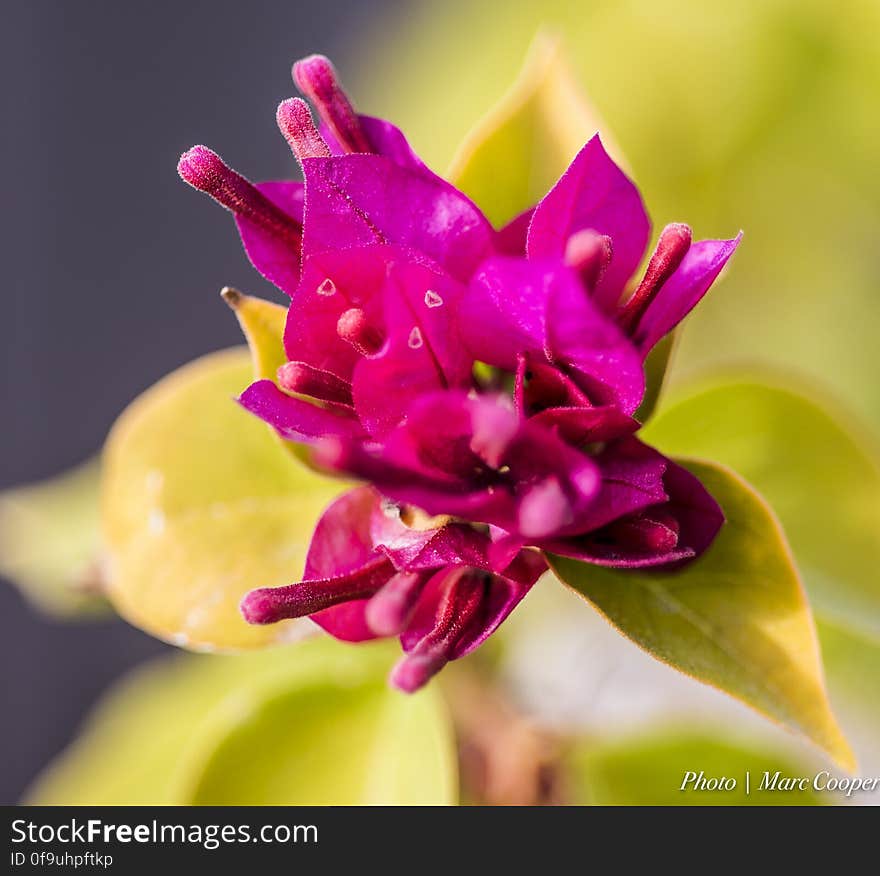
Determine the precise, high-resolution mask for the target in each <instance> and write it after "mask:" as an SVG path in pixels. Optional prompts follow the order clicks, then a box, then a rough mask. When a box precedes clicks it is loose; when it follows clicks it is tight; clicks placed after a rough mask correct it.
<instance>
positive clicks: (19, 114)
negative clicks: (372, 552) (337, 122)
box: [0, 0, 405, 803]
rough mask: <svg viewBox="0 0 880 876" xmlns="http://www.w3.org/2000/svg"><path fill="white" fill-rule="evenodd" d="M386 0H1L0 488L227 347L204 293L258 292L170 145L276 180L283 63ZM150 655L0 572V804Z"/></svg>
mask: <svg viewBox="0 0 880 876" xmlns="http://www.w3.org/2000/svg"><path fill="white" fill-rule="evenodd" d="M404 5H405V4H404V3H403V2H402V0H397V2H395V0H381V2H377V0H321V2H320V3H306V2H300V0H288V2H286V3H282V2H278V0H276V2H269V0H249V2H247V3H244V2H241V0H239V2H231V0H219V2H218V0H214V2H211V3H170V2H155V0H154V2H150V3H146V2H137V3H134V2H129V3H119V2H111V0H90V2H88V3H86V2H78V3H69V2H63V0H55V2H48V0H15V2H9V0H7V2H5V3H4V7H3V9H4V14H3V24H4V27H3V30H4V32H5V40H4V42H5V46H4V50H3V52H2V53H0V71H2V82H3V90H4V105H5V111H4V125H3V128H4V135H3V138H2V147H0V148H2V150H3V155H2V160H3V165H2V166H3V168H4V173H3V177H2V187H3V206H4V209H3V211H2V215H0V223H2V236H0V240H2V241H3V271H4V277H3V281H4V289H5V296H4V297H5V306H4V307H3V311H2V317H0V333H2V338H0V347H2V355H3V374H2V390H0V391H2V399H0V401H2V410H3V412H4V416H3V428H2V430H0V442H2V447H0V488H3V487H7V486H10V485H13V484H19V483H25V482H28V481H31V480H36V479H40V478H44V477H47V476H50V475H52V474H55V473H58V472H60V471H62V470H64V469H65V468H67V467H69V466H71V465H73V464H75V463H77V462H79V461H81V460H83V459H85V458H87V457H88V456H90V455H91V454H93V453H94V452H95V451H96V450H97V449H98V448H99V447H100V445H101V442H102V440H103V438H104V436H105V434H106V433H107V430H108V428H109V426H110V425H111V423H112V422H113V420H114V418H115V417H116V415H117V414H118V413H119V412H120V411H121V410H122V409H123V408H124V407H125V405H126V404H127V403H128V402H129V401H131V399H132V398H134V397H135V396H136V395H138V394H139V393H140V392H141V391H142V390H144V389H145V388H146V387H148V386H149V385H150V384H152V383H153V382H155V381H156V380H157V379H158V378H160V377H161V376H162V375H164V374H165V373H167V372H168V371H170V370H171V369H173V368H175V367H177V366H178V365H181V364H182V363H184V362H186V361H188V360H190V359H193V358H195V357H196V356H198V355H200V354H202V353H205V352H207V351H209V350H214V349H218V348H222V347H225V346H229V345H230V344H235V343H238V342H239V338H240V336H239V332H238V328H237V326H236V324H235V321H234V320H233V319H232V318H231V315H230V313H229V311H228V310H227V308H226V307H225V305H223V304H222V302H221V301H220V299H219V297H218V296H217V293H218V290H219V289H220V287H221V286H223V285H225V284H230V285H235V286H238V287H240V288H242V289H245V290H248V291H251V292H255V293H258V294H262V295H264V296H267V297H268V296H271V295H273V294H277V293H276V292H275V291H274V290H273V289H272V287H270V286H268V284H266V283H265V282H264V281H263V280H262V279H261V278H260V277H259V276H258V275H257V274H256V273H255V272H254V271H253V270H252V269H251V268H250V265H249V264H248V263H247V261H246V259H245V257H244V255H243V254H242V252H241V250H240V247H239V243H238V239H237V236H236V234H235V231H234V227H233V225H232V222H231V221H230V219H229V217H228V215H227V214H225V213H224V212H223V211H222V210H220V209H219V208H217V207H215V206H214V205H212V204H210V203H209V202H208V201H207V199H206V198H204V196H199V195H197V194H196V193H195V192H193V191H192V190H190V189H189V188H188V187H187V186H185V185H184V184H183V183H181V182H180V181H179V180H178V178H177V174H176V173H175V164H176V161H177V158H178V156H179V155H180V153H181V152H182V151H183V150H184V149H186V148H187V147H189V146H191V145H192V144H194V143H206V144H208V145H210V146H212V147H214V148H216V149H217V150H218V151H219V152H220V153H221V154H222V155H223V156H224V158H226V159H227V160H228V161H229V163H230V164H232V165H233V166H234V167H235V168H237V169H238V170H240V171H241V172H243V173H245V174H246V175H249V176H252V177H253V178H255V179H261V178H273V177H274V178H279V177H285V176H290V175H292V174H294V173H295V167H294V163H293V160H292V158H291V156H290V153H289V151H288V149H287V146H286V145H285V143H284V141H283V140H282V139H281V137H280V135H278V134H277V132H276V130H275V123H274V113H275V107H276V105H277V104H278V102H279V101H280V100H281V99H282V98H284V97H288V96H290V95H291V94H293V93H294V88H293V85H292V83H291V81H290V73H289V71H290V64H291V62H292V61H293V60H295V59H296V58H297V57H299V56H301V55H305V54H308V53H310V52H315V51H322V52H325V53H327V54H334V55H336V56H337V57H338V60H339V61H340V64H339V66H340V68H341V70H342V72H343V74H344V73H345V70H346V65H345V50H346V46H351V45H352V43H353V41H354V40H356V39H360V38H362V37H363V35H364V33H365V32H366V31H367V30H368V29H369V28H370V26H371V25H372V24H373V19H374V17H375V16H376V15H377V14H378V13H380V12H381V13H384V12H386V11H388V10H389V9H392V8H393V7H397V12H398V14H400V12H401V11H402V7H403V6H404ZM355 90H356V89H355ZM366 109H369V108H366ZM164 648H165V646H163V645H162V644H160V643H159V642H157V641H155V640H153V639H151V638H149V637H148V636H146V635H144V634H142V633H140V632H138V631H137V630H134V629H133V628H131V627H129V626H127V625H126V624H124V623H123V622H122V621H119V620H114V621H106V622H101V623H91V624H82V623H80V624H62V623H54V622H47V621H46V619H45V618H42V617H40V616H38V615H37V614H36V613H35V612H34V610H33V609H32V608H30V607H29V606H27V605H26V604H24V602H23V601H22V599H21V598H20V597H19V595H18V594H17V592H16V591H14V590H13V589H12V588H11V587H10V586H9V585H8V584H7V582H2V584H0V674H2V704H3V710H2V714H3V719H2V724H0V733H2V738H0V747H2V751H3V769H2V773H0V801H2V802H4V803H8V802H14V801H16V800H17V799H19V797H20V796H21V793H22V791H23V790H24V789H25V787H26V785H27V784H28V782H29V781H30V780H31V779H32V778H33V776H34V775H35V773H36V772H37V771H38V770H39V769H40V768H41V767H42V766H43V765H44V764H45V763H46V761H47V760H48V759H49V758H50V757H51V756H52V755H53V754H55V753H56V752H58V751H59V750H60V748H62V747H63V745H64V744H65V743H66V742H67V741H68V740H69V739H70V738H71V736H72V735H73V734H74V732H75V730H76V727H77V726H78V724H79V722H80V720H81V719H82V717H83V714H84V713H85V712H86V711H87V709H88V707H89V706H90V705H91V704H92V703H93V702H94V701H95V699H96V698H97V697H98V695H99V694H100V692H101V691H102V690H103V689H104V688H105V687H106V686H107V685H108V683H109V682H110V681H112V680H113V679H114V678H116V677H117V676H119V675H120V674H121V673H122V672H124V671H125V670H126V669H128V668H129V667H131V666H132V665H134V664H136V663H138V662H140V661H142V660H144V659H145V658H146V657H148V656H150V655H152V654H155V653H157V652H159V651H161V650H163V649H164Z"/></svg>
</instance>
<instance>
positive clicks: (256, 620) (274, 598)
mask: <svg viewBox="0 0 880 876" xmlns="http://www.w3.org/2000/svg"><path fill="white" fill-rule="evenodd" d="M393 574H394V567H393V566H392V565H391V562H390V560H388V559H387V558H386V557H378V558H376V559H375V560H371V561H370V562H368V563H366V564H364V565H363V566H361V567H360V568H358V569H355V570H354V571H352V572H348V573H347V574H345V575H339V576H337V577H335V578H321V579H317V580H312V581H300V582H299V583H298V584H289V585H288V586H286V587H261V588H260V589H258V590H251V592H250V593H248V594H247V595H246V596H245V598H244V599H243V600H242V601H241V613H242V615H244V619H245V620H246V621H247V622H248V623H249V624H274V623H276V622H277V621H280V620H285V619H287V618H292V617H305V616H306V615H310V614H314V613H315V612H316V611H321V610H323V609H325V608H331V607H332V606H334V605H340V604H341V603H343V602H351V601H352V600H354V599H367V598H369V597H370V596H372V595H373V594H374V593H376V592H377V591H378V590H379V588H380V587H382V586H383V585H384V584H385V582H386V581H388V579H389V577H390V576H391V575H393Z"/></svg>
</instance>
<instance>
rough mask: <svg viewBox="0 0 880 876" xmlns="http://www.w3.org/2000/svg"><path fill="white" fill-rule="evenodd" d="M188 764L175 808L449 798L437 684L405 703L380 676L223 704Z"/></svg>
mask: <svg viewBox="0 0 880 876" xmlns="http://www.w3.org/2000/svg"><path fill="white" fill-rule="evenodd" d="M216 724H217V726H216V728H215V730H214V732H215V733H216V738H215V744H214V746H213V747H211V746H208V750H207V754H206V757H205V758H204V760H199V761H196V762H194V763H193V764H192V775H191V776H190V777H189V778H188V779H184V780H183V782H182V787H183V789H184V790H183V792H182V794H181V802H186V803H194V804H199V805H212V806H225V805H234V804H244V805H279V806H283V805H287V806H290V805H361V804H364V805H379V804H383V805H404V804H405V805H428V804H443V803H452V802H454V798H455V780H454V775H455V757H454V752H453V749H452V745H451V743H450V739H449V728H448V726H447V723H446V720H445V715H444V714H443V711H442V704H441V703H440V702H439V700H438V695H437V692H436V688H430V689H428V690H424V691H421V692H419V693H418V694H416V695H415V696H411V697H405V696H402V695H401V694H400V693H399V692H398V691H394V690H391V689H390V688H389V687H388V685H387V683H386V682H385V681H384V679H382V678H376V677H375V676H374V677H372V678H367V679H365V680H364V681H363V682H362V683H361V684H356V685H355V684H352V683H351V680H350V679H349V680H347V681H346V683H338V684H332V683H327V682H322V683H317V684H311V685H303V686H297V687H290V686H285V687H283V688H281V689H279V690H278V691H277V692H276V693H275V695H274V696H267V697H265V698H263V699H260V700H259V701H253V700H249V699H247V698H244V699H243V700H240V701H235V702H231V703H230V704H229V707H228V708H227V710H226V712H225V714H223V715H220V716H218V718H217V722H216Z"/></svg>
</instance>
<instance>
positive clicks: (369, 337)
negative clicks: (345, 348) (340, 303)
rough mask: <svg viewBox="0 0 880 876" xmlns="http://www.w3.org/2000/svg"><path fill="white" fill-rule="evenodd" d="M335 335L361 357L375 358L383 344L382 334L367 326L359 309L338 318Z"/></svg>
mask: <svg viewBox="0 0 880 876" xmlns="http://www.w3.org/2000/svg"><path fill="white" fill-rule="evenodd" d="M336 333H337V334H338V335H339V337H340V338H342V339H343V340H344V341H348V342H349V344H351V345H352V346H353V347H354V348H355V350H357V351H358V352H359V353H360V354H361V355H362V356H375V355H376V353H378V352H379V350H381V349H382V345H383V344H384V343H385V339H384V338H383V337H382V333H381V332H380V331H379V330H378V329H377V328H375V327H374V326H372V325H370V324H369V322H368V321H367V315H366V314H365V313H364V312H363V310H361V309H360V308H359V307H352V308H350V309H349V310H346V311H345V313H343V314H342V316H340V317H339V322H337V323H336Z"/></svg>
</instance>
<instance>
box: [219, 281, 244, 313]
mask: <svg viewBox="0 0 880 876" xmlns="http://www.w3.org/2000/svg"><path fill="white" fill-rule="evenodd" d="M220 297H221V298H222V299H223V300H224V301H225V302H226V303H227V304H228V305H229V309H230V310H233V311H235V310H238V308H239V307H241V303H242V301H244V298H245V296H244V294H243V293H241V292H239V291H238V289H233V288H232V286H224V287H223V288H222V289H221V290H220Z"/></svg>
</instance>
